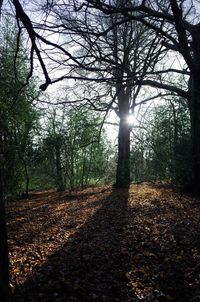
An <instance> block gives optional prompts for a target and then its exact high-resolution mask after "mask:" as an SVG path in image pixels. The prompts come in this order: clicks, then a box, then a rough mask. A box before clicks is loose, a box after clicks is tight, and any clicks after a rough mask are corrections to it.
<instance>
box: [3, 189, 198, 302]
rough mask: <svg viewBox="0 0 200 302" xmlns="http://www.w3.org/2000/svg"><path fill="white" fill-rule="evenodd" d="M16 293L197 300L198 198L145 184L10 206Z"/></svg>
mask: <svg viewBox="0 0 200 302" xmlns="http://www.w3.org/2000/svg"><path fill="white" fill-rule="evenodd" d="M7 227H8V242H9V251H10V279H11V286H12V290H13V300H14V301H22V302H29V301H41V302H51V301H52V302H53V301H54V302H59V301H60V302H64V301H66V302H68V301H69V302H72V301H74V302H75V301H77V302H89V301H99V302H101V301H102V302H103V301H107V302H112V301H120V302H131V301H153V302H158V301H161V302H162V301H176V302H179V301H183V302H189V301H191V302H198V301H200V200H199V199H197V198H194V197H191V196H189V195H184V194H180V193H176V192H173V191H172V190H171V189H169V188H159V187H156V186H150V185H147V184H142V185H131V187H130V188H129V190H128V189H113V188H112V187H111V186H104V187H96V188H88V189H85V190H83V191H77V192H63V193H58V192H51V191H46V192H37V193H34V194H31V195H30V198H29V199H23V200H20V201H15V202H12V203H11V204H10V205H9V206H8V207H7Z"/></svg>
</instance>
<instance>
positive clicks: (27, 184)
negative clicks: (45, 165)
mask: <svg viewBox="0 0 200 302" xmlns="http://www.w3.org/2000/svg"><path fill="white" fill-rule="evenodd" d="M22 162H23V165H24V171H25V178H26V193H25V194H26V196H28V194H29V175H28V167H27V164H26V160H25V159H24V157H22Z"/></svg>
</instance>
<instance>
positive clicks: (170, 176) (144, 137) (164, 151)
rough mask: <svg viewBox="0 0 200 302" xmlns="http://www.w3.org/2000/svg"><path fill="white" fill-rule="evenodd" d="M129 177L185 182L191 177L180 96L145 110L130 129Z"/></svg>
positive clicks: (183, 104)
mask: <svg viewBox="0 0 200 302" xmlns="http://www.w3.org/2000/svg"><path fill="white" fill-rule="evenodd" d="M132 142H133V143H132V150H131V168H132V177H133V179H134V180H135V181H142V180H147V181H148V180H150V181H160V180H164V181H166V180H167V181H170V182H172V183H176V184H181V185H185V184H189V182H190V177H191V169H192V167H191V158H190V157H191V135H190V117H189V110H188V108H187V103H186V101H185V100H184V99H177V98H170V99H169V100H166V101H165V103H164V104H162V105H157V106H155V107H152V108H151V109H149V110H148V113H146V114H144V115H143V116H142V118H141V120H140V123H139V126H138V128H136V129H133V141H132Z"/></svg>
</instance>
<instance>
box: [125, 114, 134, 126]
mask: <svg viewBox="0 0 200 302" xmlns="http://www.w3.org/2000/svg"><path fill="white" fill-rule="evenodd" d="M126 120H127V123H128V124H129V125H133V124H134V121H135V119H134V116H133V115H132V114H129V115H128V116H127V119H126Z"/></svg>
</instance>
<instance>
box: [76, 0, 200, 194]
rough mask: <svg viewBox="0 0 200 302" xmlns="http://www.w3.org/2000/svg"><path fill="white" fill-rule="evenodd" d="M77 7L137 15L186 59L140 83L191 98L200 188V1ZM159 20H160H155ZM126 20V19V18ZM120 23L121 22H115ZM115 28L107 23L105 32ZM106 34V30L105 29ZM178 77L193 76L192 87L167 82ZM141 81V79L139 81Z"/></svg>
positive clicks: (197, 186) (195, 179) (194, 182)
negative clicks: (176, 66) (179, 65)
mask: <svg viewBox="0 0 200 302" xmlns="http://www.w3.org/2000/svg"><path fill="white" fill-rule="evenodd" d="M75 5H76V7H77V11H79V10H85V9H86V8H87V9H97V10H100V11H102V12H104V14H106V15H109V14H110V15H113V14H116V13H121V14H123V16H124V20H125V19H127V18H129V19H134V20H137V21H138V22H141V23H142V24H144V25H146V26H148V27H149V28H151V29H152V30H154V31H155V32H156V33H158V34H159V35H160V37H162V41H161V43H162V44H163V45H164V46H165V47H166V49H167V50H169V51H171V52H172V51H173V52H174V53H177V54H178V55H179V57H180V55H181V57H182V58H183V59H184V61H185V64H186V67H185V68H182V69H176V68H173V67H172V68H169V69H167V70H166V69H164V68H162V66H160V70H157V72H156V73H155V72H153V73H152V74H149V75H148V78H145V79H143V81H142V82H141V81H140V80H139V81H140V83H141V84H143V85H150V86H153V87H157V88H160V89H165V90H168V91H172V92H175V93H176V94H177V95H179V96H181V97H184V98H186V99H187V101H188V107H189V110H190V117H191V137H192V150H191V152H192V166H193V169H192V171H193V172H192V175H191V188H192V189H193V190H195V191H199V190H200V83H199V81H200V22H199V21H200V14H199V4H198V1H179V0H164V1H163V0H143V1H135V3H134V5H133V6H132V7H117V6H116V5H115V4H114V3H113V2H112V3H111V2H104V1H94V0H88V1H86V2H84V3H82V4H79V3H78V2H76V4H75ZM155 21H156V22H155ZM124 22H125V21H124ZM115 26H117V24H115ZM109 30H111V28H109V27H107V28H106V29H105V31H104V33H107V32H108V31H109ZM102 34H103V33H102ZM167 74H170V76H171V78H173V79H174V78H175V77H176V76H177V75H179V74H183V75H186V76H187V77H189V81H188V87H187V88H186V89H184V86H183V85H182V86H180V85H179V86H178V85H177V83H176V84H175V85H174V84H173V81H171V82H170V83H169V82H166V81H164V80H163V75H167ZM158 75H159V77H156V76H158ZM136 82H137V81H136Z"/></svg>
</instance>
